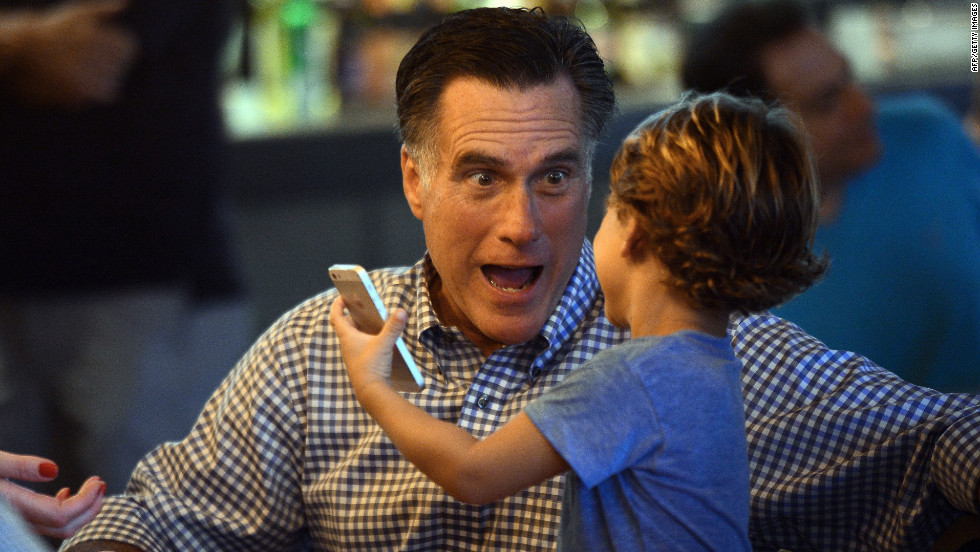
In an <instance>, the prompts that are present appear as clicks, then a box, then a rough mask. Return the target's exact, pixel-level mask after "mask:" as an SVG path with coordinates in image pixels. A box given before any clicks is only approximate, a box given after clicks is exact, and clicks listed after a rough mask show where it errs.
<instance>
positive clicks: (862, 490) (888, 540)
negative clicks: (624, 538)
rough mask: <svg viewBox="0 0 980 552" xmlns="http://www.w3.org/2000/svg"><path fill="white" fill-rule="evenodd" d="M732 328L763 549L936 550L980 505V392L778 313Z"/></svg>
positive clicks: (754, 524) (755, 531)
mask: <svg viewBox="0 0 980 552" xmlns="http://www.w3.org/2000/svg"><path fill="white" fill-rule="evenodd" d="M729 329H730V332H731V335H732V344H733V348H734V350H735V352H736V355H737V356H738V357H739V358H740V359H741V360H742V363H743V371H742V385H743V394H744V398H745V413H746V431H747V436H748V445H749V463H750V471H751V478H752V515H751V519H750V534H751V538H752V540H753V546H754V547H755V549H756V550H778V549H779V548H786V549H790V550H794V551H796V552H801V551H804V550H842V551H843V550H889V551H910V552H911V551H919V550H927V549H929V548H930V547H931V545H932V543H933V542H934V541H935V539H936V537H937V536H938V535H939V534H940V533H941V532H942V531H943V530H944V529H945V528H946V527H948V526H949V524H950V523H952V521H953V520H955V519H956V517H958V516H959V515H960V514H961V512H962V511H976V510H977V489H978V477H980V476H978V473H980V472H978V470H980V468H978V465H980V463H978V462H977V459H978V456H980V454H978V447H980V398H978V397H976V396H973V395H950V394H944V393H939V392H937V391H933V390H931V389H926V388H922V387H917V386H915V385H911V384H909V383H907V382H905V381H903V380H901V379H900V378H898V377H897V376H895V375H894V374H892V373H890V372H888V371H887V370H885V369H883V368H881V367H879V366H876V365H875V364H874V363H872V362H870V361H869V360H868V359H866V358H864V357H862V356H860V355H857V354H854V353H850V352H846V351H836V350H832V349H829V348H828V347H826V346H825V345H824V344H823V343H821V342H819V341H818V340H816V339H814V338H813V337H811V336H809V335H807V334H806V332H804V331H802V330H801V329H800V328H798V327H797V326H795V325H793V324H791V323H789V322H786V321H785V320H782V319H780V318H777V317H775V316H771V315H757V316H749V317H744V318H741V317H740V318H736V319H734V320H733V324H732V326H731V327H730V328H729Z"/></svg>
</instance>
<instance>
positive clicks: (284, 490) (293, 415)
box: [66, 8, 980, 551]
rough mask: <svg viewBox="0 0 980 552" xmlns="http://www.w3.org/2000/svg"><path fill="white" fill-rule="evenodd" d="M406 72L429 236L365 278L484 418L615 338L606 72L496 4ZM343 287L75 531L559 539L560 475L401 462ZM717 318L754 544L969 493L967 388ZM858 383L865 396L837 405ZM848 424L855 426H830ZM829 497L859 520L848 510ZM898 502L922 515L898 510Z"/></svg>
mask: <svg viewBox="0 0 980 552" xmlns="http://www.w3.org/2000/svg"><path fill="white" fill-rule="evenodd" d="M396 88H397V97H398V107H399V110H398V114H399V125H400V129H401V136H402V139H403V143H404V146H403V149H402V154H401V166H402V172H403V187H404V191H405V195H406V197H407V199H408V202H409V205H410V206H411V208H412V211H413V213H415V215H416V216H417V217H419V218H420V219H421V220H422V224H423V228H424V230H425V236H426V243H427V246H428V252H427V254H426V255H425V257H424V258H423V259H422V260H421V261H420V262H419V263H418V264H417V265H416V266H414V267H412V268H408V269H400V270H391V269H386V270H380V271H375V272H373V273H372V279H373V280H374V283H375V284H376V285H377V286H378V288H379V289H380V290H381V296H382V300H383V301H384V302H385V304H386V305H387V306H388V307H389V308H394V307H396V306H397V307H402V308H405V309H406V310H407V311H408V320H407V329H406V331H405V335H404V337H405V342H406V343H407V344H408V346H409V348H410V350H411V352H412V354H413V356H414V357H415V359H416V361H417V363H418V365H419V366H420V368H421V370H422V372H423V374H424V376H425V379H426V382H427V385H426V388H425V390H424V391H422V392H420V393H414V394H408V395H407V397H408V398H409V400H411V401H412V402H414V403H415V404H416V405H418V406H420V407H422V408H423V409H425V410H426V411H427V412H429V413H430V414H432V415H434V416H436V417H438V418H442V419H445V420H451V421H453V422H455V423H457V424H459V425H460V426H461V427H463V428H465V429H466V430H468V431H470V432H471V433H473V434H474V435H476V436H478V437H484V436H486V435H488V434H489V433H491V432H493V431H494V430H495V429H496V428H498V427H499V426H500V425H502V424H503V423H504V422H506V421H507V420H508V419H510V418H511V417H512V416H514V415H515V414H517V413H518V412H520V411H521V409H523V407H524V406H525V405H527V404H528V403H529V402H530V401H532V400H533V399H534V398H536V397H537V396H539V395H540V394H541V393H543V392H544V391H546V390H547V389H548V388H550V387H551V386H552V385H554V384H555V383H556V382H557V381H559V380H560V379H561V378H562V377H563V376H564V375H565V374H567V373H569V372H570V371H571V370H573V369H574V368H575V367H577V366H578V365H580V364H581V363H582V362H583V361H584V360H586V359H588V358H590V357H591V356H592V355H593V354H594V353H595V352H596V351H598V350H599V349H602V348H605V347H607V346H610V345H612V344H615V343H618V342H620V341H622V340H623V339H624V337H625V336H624V335H622V334H621V333H620V332H618V331H617V330H616V329H615V328H614V327H613V326H612V325H611V324H609V322H608V321H607V320H606V319H605V317H604V316H603V315H602V311H603V299H602V296H601V294H600V293H599V288H598V283H597V281H596V276H595V268H594V263H593V255H592V249H591V246H590V244H589V243H588V242H587V241H586V240H585V235H584V234H585V218H586V208H587V200H588V197H589V194H590V181H589V174H590V170H589V168H590V167H589V165H590V159H591V155H592V153H593V150H594V148H595V144H596V140H597V139H598V138H599V136H600V135H601V132H602V129H603V126H604V124H605V122H606V121H607V120H608V118H609V117H610V115H611V113H612V110H613V106H614V102H613V93H612V86H611V83H610V81H609V79H608V77H607V76H606V74H605V72H604V69H603V64H602V61H601V59H600V58H599V56H598V53H597V52H596V50H595V46H594V44H593V43H592V41H591V39H590V38H589V37H588V35H587V34H585V33H584V31H582V30H581V29H579V28H578V27H576V26H574V25H572V24H570V23H569V22H567V21H566V20H564V19H563V18H548V17H546V16H545V15H543V14H542V13H540V12H537V11H526V10H512V9H506V8H492V9H476V10H468V11H463V12H459V13H457V14H454V15H450V16H449V17H447V18H446V19H445V20H444V21H443V22H442V23H441V24H439V25H437V26H436V27H434V28H433V29H430V30H429V31H428V32H426V33H425V34H424V35H423V36H422V37H421V38H420V39H419V41H418V42H417V43H416V45H415V46H414V47H413V49H412V50H411V51H410V52H409V53H408V54H407V55H406V57H405V59H404V60H403V62H402V64H401V66H400V68H399V71H398V76H397V79H396ZM335 298H336V293H335V292H334V291H332V290H331V291H329V292H327V293H325V294H322V295H320V296H317V297H314V298H312V299H310V300H309V301H307V302H305V303H303V304H302V305H300V306H298V307H297V308H296V309H294V310H293V311H292V312H290V313H288V314H287V315H286V316H284V317H283V318H282V319H281V320H280V321H279V322H278V323H277V324H276V325H274V326H273V327H272V328H271V329H270V330H269V331H268V332H267V333H266V335H265V336H264V337H262V338H260V340H259V341H258V342H257V343H256V345H255V346H254V347H253V348H252V350H251V351H249V352H248V353H247V354H246V355H245V357H244V358H243V359H242V361H241V362H240V363H239V364H238V365H237V366H236V368H235V369H234V370H233V371H232V373H231V374H230V375H229V377H228V378H227V379H226V380H225V382H224V383H223V384H222V386H221V387H220V388H219V389H218V390H217V391H216V392H215V394H214V395H213V396H212V399H211V401H210V402H209V404H208V405H207V406H206V408H205V411H204V413H203V414H202V416H201V418H200V419H199V420H198V423H197V425H196V426H195V428H194V430H193V431H192V432H191V434H190V435H189V436H188V438H187V439H185V440H184V441H183V442H182V443H178V444H169V445H163V446H162V447H160V448H158V449H157V450H156V451H154V452H153V453H151V454H150V455H149V456H148V457H147V458H145V459H144V460H143V462H141V464H140V465H139V466H138V467H137V469H136V471H135V473H134V477H133V479H132V481H131V482H130V487H129V489H128V492H127V495H125V496H120V497H112V498H109V499H107V501H106V504H105V506H104V508H103V511H102V513H101V514H100V515H99V516H98V517H97V518H96V519H95V520H94V521H93V522H92V523H90V524H89V525H88V526H87V527H86V528H84V529H83V530H82V531H81V532H80V533H79V534H78V535H76V537H75V539H74V540H73V541H71V542H70V543H68V544H67V545H66V549H68V550H72V551H85V550H141V549H142V550H161V549H171V550H235V551H244V550H262V551H269V550H308V549H311V548H316V549H319V550H373V551H376V550H432V551H442V550H488V551H490V550H493V551H498V550H521V551H540V550H552V549H553V547H554V544H555V535H556V533H557V529H558V521H559V518H560V494H561V490H560V489H561V480H560V479H552V480H549V481H547V482H545V483H543V484H541V485H537V486H534V487H531V488H530V489H527V490H525V491H523V492H522V493H520V494H518V495H516V496H513V497H509V498H507V499H504V500H501V501H499V502H496V503H493V504H490V505H484V506H472V505H466V504H462V503H459V502H457V501H455V500H453V499H452V498H450V497H449V496H448V495H446V494H445V493H444V492H443V491H441V490H440V489H439V488H438V487H437V486H436V485H435V484H434V483H432V482H431V481H429V480H428V479H426V478H425V476H423V475H422V474H421V473H420V472H419V471H417V470H416V469H415V468H414V467H412V465H411V464H410V463H409V462H408V461H406V460H405V459H404V458H403V457H401V455H400V454H399V453H398V451H397V450H396V449H395V448H394V446H393V445H392V444H391V442H390V441H388V440H387V439H386V438H385V437H384V436H383V433H382V431H381V429H380V428H379V427H378V426H377V425H376V424H375V423H374V422H373V421H372V420H371V418H370V417H369V416H368V414H367V413H366V412H364V411H363V410H361V409H360V408H359V407H358V405H357V402H356V399H355V397H354V394H353V392H352V390H351V389H350V386H349V382H348V379H347V376H346V373H345V369H344V367H343V365H342V362H341V352H340V345H339V340H338V339H337V336H336V335H335V333H334V332H333V330H332V329H331V327H330V325H329V322H328V313H329V309H330V306H331V304H332V302H333V300H334V299H335ZM730 333H731V335H732V340H733V344H734V345H735V348H736V352H737V355H738V356H739V357H740V359H741V360H742V362H743V363H744V364H745V366H746V368H745V370H746V372H745V375H744V376H743V380H744V383H745V386H746V397H747V403H748V409H747V414H748V415H751V416H752V418H753V421H752V422H751V423H750V426H749V428H748V431H749V435H751V436H752V439H753V441H751V442H750V443H749V455H750V462H751V463H752V466H751V468H752V469H753V470H754V476H755V480H754V481H753V484H754V485H755V486H757V487H758V489H759V492H760V493H761V496H759V497H758V498H757V499H754V502H753V508H754V510H755V512H756V513H755V514H754V515H756V516H757V517H758V519H756V520H754V521H753V522H752V523H753V526H752V527H753V529H754V530H755V533H756V534H757V535H756V536H757V537H758V538H759V539H762V540H760V541H758V542H761V543H765V542H770V540H769V538H770V537H773V538H776V539H782V538H783V537H784V536H787V537H786V541H787V542H788V543H789V544H792V543H795V542H798V541H797V540H794V539H793V538H792V536H793V535H794V532H795V531H799V532H806V531H808V530H810V529H816V530H817V531H820V532H822V533H827V534H826V535H817V536H815V537H814V538H822V539H823V542H827V543H830V544H829V546H830V547H832V548H833V547H835V543H840V542H847V541H848V539H858V538H862V537H863V536H864V533H865V532H866V531H868V530H869V526H874V527H872V529H874V528H877V527H878V526H879V525H883V524H887V523H888V522H894V523H897V524H899V525H900V528H901V529H902V530H903V531H904V530H906V529H907V530H908V531H909V532H910V533H912V536H911V537H909V536H905V535H903V536H900V537H899V538H900V539H904V540H903V542H906V541H910V542H913V546H914V545H915V544H919V543H921V542H923V540H924V539H932V538H935V535H936V533H938V532H939V531H941V530H942V529H943V528H944V527H945V526H946V525H948V524H949V523H950V522H951V520H952V519H953V518H955V516H956V515H957V512H956V508H960V509H969V510H971V511H976V510H978V509H980V504H978V503H977V499H978V490H980V466H978V465H977V463H976V462H975V461H974V460H975V459H976V458H977V457H978V455H980V450H978V447H980V439H978V438H977V437H978V436H980V399H977V398H975V397H946V396H942V395H938V394H935V393H931V392H929V391H924V390H920V389H917V388H914V387H911V386H907V385H904V384H903V383H902V382H900V381H899V380H897V379H895V378H894V377H893V376H891V375H890V374H888V373H887V372H885V371H883V370H881V369H879V368H877V367H875V366H874V365H872V364H870V363H868V362H867V361H865V360H863V359H862V358H860V357H856V356H854V355H851V354H848V353H838V352H833V351H827V349H826V348H825V347H823V346H822V345H821V344H819V343H817V342H816V341H814V340H812V339H811V338H809V337H808V336H806V335H805V334H803V333H802V332H800V331H799V330H798V329H797V328H795V327H793V326H791V325H788V324H786V323H784V322H783V321H781V320H779V319H777V318H774V317H769V316H757V317H747V318H737V319H734V320H733V324H732V325H731V326H730ZM803 374H810V377H803V376H802V375H803ZM810 384H812V385H810ZM780 386H782V387H784V388H785V389H786V393H783V389H781V388H780ZM855 395H861V396H863V397H864V399H863V400H864V402H863V404H862V408H860V409H858V410H857V411H852V412H850V413H849V414H845V415H843V416H841V417H839V418H838V417H835V415H833V414H831V411H832V410H833V408H832V407H833V406H834V401H841V400H843V401H845V403H846V402H849V401H854V402H856V401H857V399H856V398H854V396H855ZM841 397H843V398H841ZM886 403H887V404H886ZM906 407H908V408H906ZM610 408H615V405H610ZM896 409H897V410H898V411H900V414H897V413H896V412H895V410H896ZM811 419H812V421H811ZM852 423H866V426H867V427H868V431H859V429H860V426H859V429H858V430H855V431H857V433H854V434H849V433H847V432H846V431H844V430H845V428H849V427H850V424H852ZM601 430H602V429H601V428H597V431H601ZM838 432H839V433H840V434H838ZM825 441H826V442H825ZM818 446H819V447H820V448H819V449H817V447H818ZM811 449H813V450H811ZM937 456H941V458H942V460H940V459H939V458H936V457H937ZM817 460H819V462H817V464H818V465H814V464H813V463H814V462H816V461H817ZM947 460H948V461H947ZM879 461H880V462H881V463H880V464H879V465H874V463H875V462H879ZM692 469H694V467H692ZM903 481H905V482H911V483H912V486H911V487H909V486H907V485H904V484H903ZM869 489H872V490H873V491H874V494H875V497H874V498H875V501H874V503H871V504H869V503H868V501H867V498H868V497H866V496H864V495H866V494H867V493H868V490H869ZM852 495H853V496H852ZM841 497H846V498H844V500H845V501H846V500H848V499H851V498H853V499H854V501H855V503H856V505H857V506H858V510H857V512H859V513H860V515H857V514H855V513H854V512H855V511H854V510H851V509H849V508H844V512H843V515H839V516H838V515H837V512H836V510H835V509H836V508H838V507H840V506H841V504H840V500H838V499H839V498H841ZM900 501H905V502H903V503H902V506H904V505H905V504H912V505H913V506H914V507H919V508H920V509H921V508H925V509H928V510H929V513H928V514H925V515H922V516H919V517H918V518H915V519H913V520H911V521H909V520H907V519H905V518H898V517H896V516H894V515H892V512H893V510H894V509H895V508H896V507H897V506H898V504H899V502H900ZM950 501H952V505H951V504H950ZM805 508H810V509H808V510H804V509H805ZM821 516H832V517H833V523H820V524H818V523H816V522H818V521H821ZM883 518H885V519H884V521H883ZM894 527H895V525H888V526H887V527H885V529H886V530H891V529H894ZM881 538H887V537H886V536H882V537H881ZM123 543H128V544H123ZM837 548H838V549H842V548H841V547H837Z"/></svg>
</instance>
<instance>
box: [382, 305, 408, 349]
mask: <svg viewBox="0 0 980 552" xmlns="http://www.w3.org/2000/svg"><path fill="white" fill-rule="evenodd" d="M407 320H408V313H407V312H405V309H395V310H394V312H392V313H391V316H389V317H388V320H385V325H384V327H383V328H381V335H382V336H383V338H382V339H383V342H384V343H385V345H387V346H390V347H393V346H394V345H395V341H396V340H397V339H398V336H400V335H401V334H402V332H403V331H405V324H406V322H407Z"/></svg>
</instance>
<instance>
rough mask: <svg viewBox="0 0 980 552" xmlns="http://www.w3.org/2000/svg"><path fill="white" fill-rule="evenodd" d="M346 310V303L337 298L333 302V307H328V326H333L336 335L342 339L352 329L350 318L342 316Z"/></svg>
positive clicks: (342, 299)
mask: <svg viewBox="0 0 980 552" xmlns="http://www.w3.org/2000/svg"><path fill="white" fill-rule="evenodd" d="M346 309H347V303H345V302H344V298H343V297H340V296H339V295H338V296H337V299H335V300H334V302H333V305H330V325H331V326H333V329H334V331H335V332H337V335H338V336H339V337H341V338H343V336H344V335H346V334H347V332H348V331H350V330H353V329H354V323H353V322H351V320H350V318H348V317H347V315H346V314H344V311H345V310H346Z"/></svg>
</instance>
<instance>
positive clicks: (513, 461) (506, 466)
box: [330, 298, 569, 504]
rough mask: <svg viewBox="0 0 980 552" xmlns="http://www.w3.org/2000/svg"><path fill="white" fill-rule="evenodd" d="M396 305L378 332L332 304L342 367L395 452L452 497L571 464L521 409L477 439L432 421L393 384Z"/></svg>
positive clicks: (510, 490)
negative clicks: (363, 328) (390, 378)
mask: <svg viewBox="0 0 980 552" xmlns="http://www.w3.org/2000/svg"><path fill="white" fill-rule="evenodd" d="M405 319H406V314H405V311H404V310H402V309H396V310H395V311H394V312H393V313H392V316H391V317H390V318H389V319H388V321H387V322H385V326H384V329H383V330H382V331H381V333H380V334H378V335H377V336H372V335H368V334H365V333H363V332H360V331H359V330H358V329H357V327H356V326H354V323H353V322H352V321H351V320H350V318H349V317H347V316H344V303H343V299H341V298H338V299H337V300H336V301H335V302H334V304H333V306H332V307H331V309H330V323H331V325H332V326H333V328H334V330H335V331H336V332H337V336H338V337H339V338H340V343H341V350H342V351H343V355H344V364H345V365H346V366H347V373H348V374H349V376H350V380H351V386H352V387H353V389H354V394H355V395H356V396H357V400H358V402H360V403H361V406H362V407H364V410H366V411H367V412H368V414H370V415H371V417H373V418H374V419H375V421H377V422H378V425H380V426H381V428H382V429H384V431H385V433H386V434H387V435H388V437H389V438H390V439H391V440H392V442H394V444H395V446H396V447H398V450H400V451H401V452H402V454H404V455H405V457H406V458H408V460H409V461H411V462H412V463H413V464H415V466H417V467H418V468H419V469H420V470H421V471H422V473H424V474H425V475H427V476H428V477H429V478H431V479H432V480H433V481H435V482H436V483H437V484H438V485H439V486H440V487H442V488H444V489H445V490H446V492H448V493H449V494H450V495H452V496H453V497H454V498H456V499H457V500H460V501H463V502H468V503H472V504H485V503H487V502H493V501H495V500H499V499H501V498H504V497H506V496H510V495H512V494H514V493H516V492H517V491H519V490H521V489H524V488H526V487H529V486H531V485H534V484H536V483H540V482H541V481H544V480H545V479H548V478H549V477H553V476H555V475H558V474H560V473H563V472H565V471H567V470H568V469H569V467H568V464H567V463H566V462H565V460H564V459H563V458H562V457H561V456H560V455H559V454H558V453H557V452H556V451H555V449H554V447H552V446H551V444H550V443H549V442H548V441H547V440H546V439H545V438H544V436H543V435H542V434H541V432H540V431H538V429H537V428H536V427H535V426H534V424H533V423H532V422H531V419H530V418H528V416H527V415H526V414H524V413H523V412H522V413H520V414H519V415H517V416H516V417H515V418H514V419H512V420H511V421H509V422H507V424H505V425H504V426H503V427H502V428H500V429H499V430H498V431H496V432H494V433H493V435H491V436H489V437H487V438H486V439H484V440H483V441H480V440H478V439H476V438H475V437H473V436H472V435H470V434H469V433H467V432H466V430H464V429H463V428H461V427H459V426H457V425H454V424H451V423H448V422H444V421H442V420H438V419H436V418H433V417H432V416H430V415H429V414H428V413H426V412H425V411H424V410H422V409H420V408H418V407H417V406H415V405H413V404H412V403H410V402H408V401H407V400H406V399H405V398H404V397H402V396H401V395H399V394H398V393H397V392H396V391H395V390H394V389H392V388H391V386H390V384H389V382H388V376H389V374H390V373H391V354H392V347H393V346H394V344H395V339H397V337H398V336H399V335H401V332H402V330H403V329H404V328H405Z"/></svg>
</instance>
